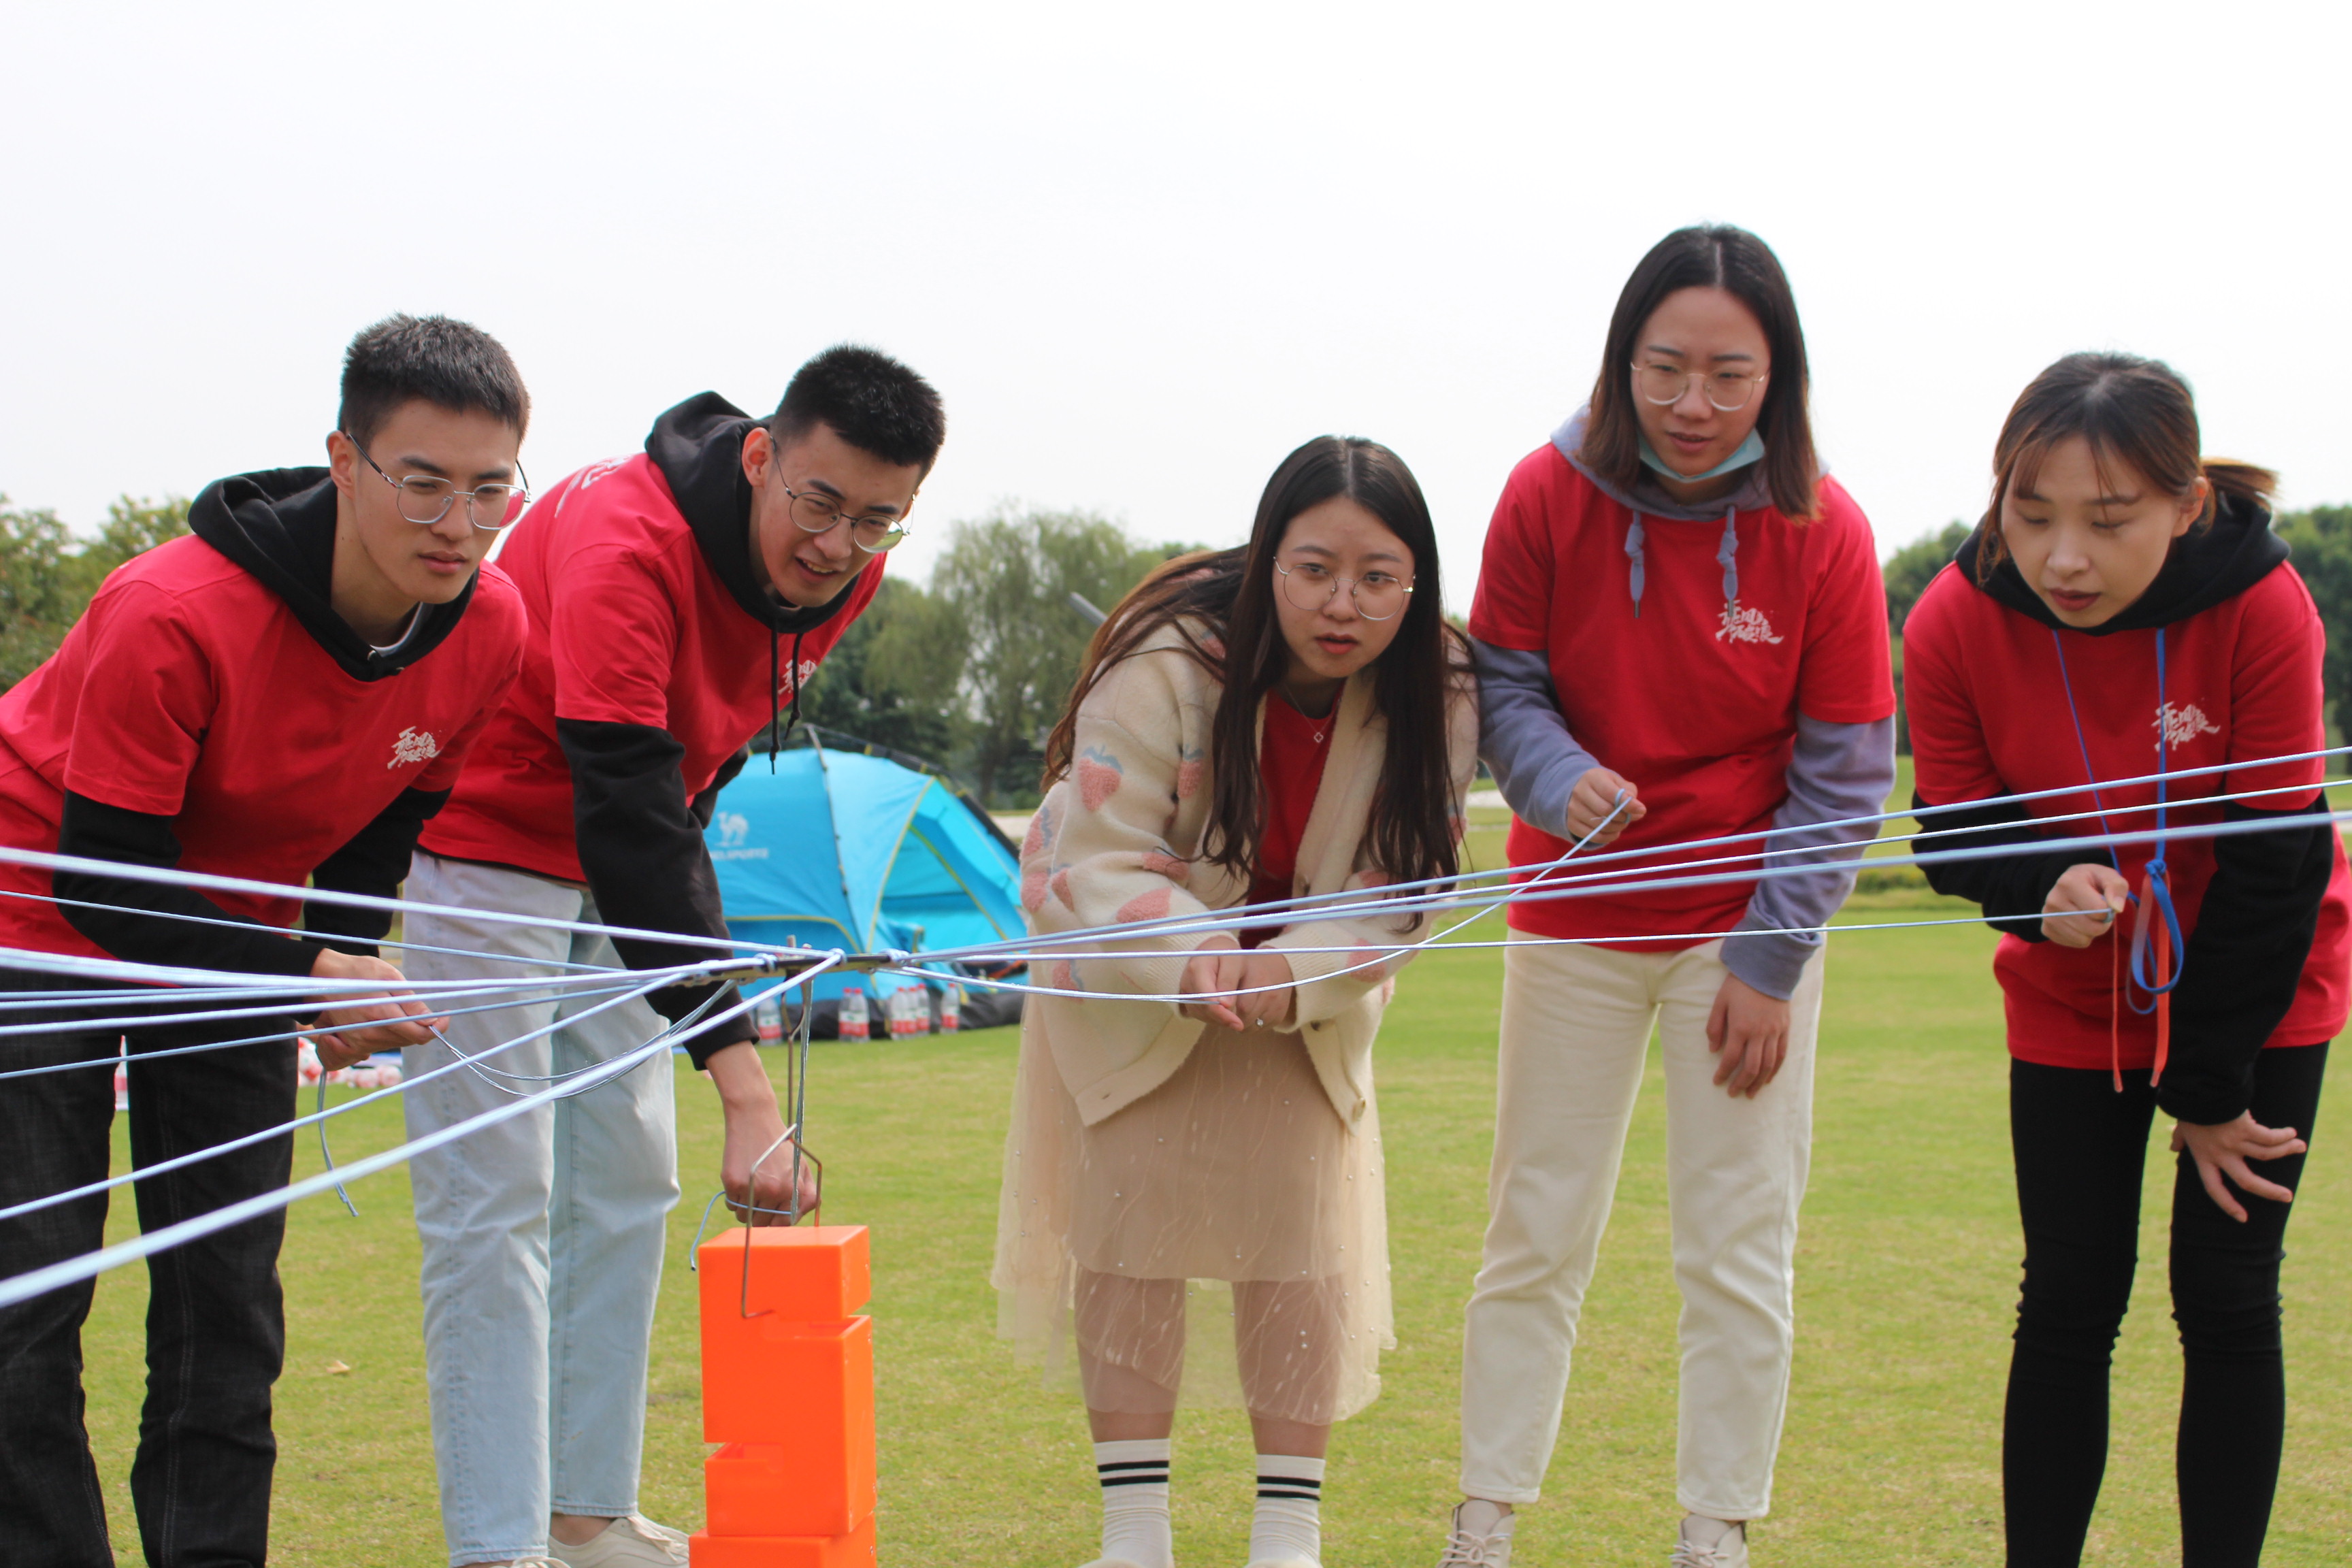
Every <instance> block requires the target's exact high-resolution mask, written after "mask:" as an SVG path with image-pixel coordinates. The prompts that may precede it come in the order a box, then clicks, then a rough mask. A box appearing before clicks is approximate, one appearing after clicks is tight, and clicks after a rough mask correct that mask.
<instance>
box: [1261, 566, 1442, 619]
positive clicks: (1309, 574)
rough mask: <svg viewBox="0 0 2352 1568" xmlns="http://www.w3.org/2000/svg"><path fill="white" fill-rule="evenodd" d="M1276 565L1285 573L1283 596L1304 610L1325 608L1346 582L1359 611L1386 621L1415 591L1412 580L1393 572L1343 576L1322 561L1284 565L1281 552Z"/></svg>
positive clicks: (1365, 617)
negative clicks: (1406, 579)
mask: <svg viewBox="0 0 2352 1568" xmlns="http://www.w3.org/2000/svg"><path fill="white" fill-rule="evenodd" d="M1274 569H1275V570H1276V572H1279V573H1280V574H1282V596H1283V597H1284V598H1286V599H1288V600H1289V601H1290V602H1291V603H1292V604H1293V605H1296V606H1297V607H1298V608H1299V609H1302V610H1319V609H1321V608H1323V606H1324V605H1328V604H1329V603H1331V601H1332V600H1334V599H1336V598H1338V597H1339V588H1340V585H1341V584H1346V586H1347V589H1348V597H1349V599H1351V600H1352V601H1354V603H1355V606H1356V614H1358V615H1360V616H1363V617H1364V619H1366V620H1368V621H1385V620H1390V619H1392V618H1394V617H1395V616H1396V614H1397V612H1398V611H1400V610H1402V609H1403V608H1404V604H1405V600H1406V599H1407V598H1408V597H1409V596H1410V595H1412V584H1410V583H1408V582H1406V581H1405V580H1404V579H1403V578H1402V577H1400V576H1398V575H1397V574H1395V573H1393V572H1367V573H1365V574H1363V575H1362V576H1360V577H1342V576H1340V575H1339V574H1338V573H1337V572H1334V571H1332V570H1331V568H1329V567H1328V566H1326V565H1325V564H1323V563H1321V562H1320V561H1294V562H1292V563H1290V564H1289V565H1287V566H1285V565H1284V564H1283V563H1282V557H1281V556H1279V555H1277V556H1276V557H1275V558H1274Z"/></svg>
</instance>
